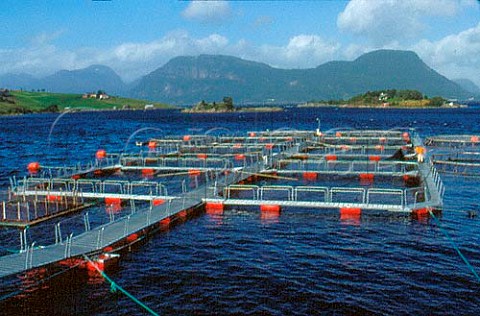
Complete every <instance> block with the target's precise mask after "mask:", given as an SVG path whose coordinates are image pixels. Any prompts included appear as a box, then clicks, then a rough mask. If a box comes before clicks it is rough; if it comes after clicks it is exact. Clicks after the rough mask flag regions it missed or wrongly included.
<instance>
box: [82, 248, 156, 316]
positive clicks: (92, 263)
mask: <svg viewBox="0 0 480 316" xmlns="http://www.w3.org/2000/svg"><path fill="white" fill-rule="evenodd" d="M83 257H84V258H85V260H87V261H88V262H89V263H90V264H91V265H92V266H93V267H94V268H95V270H97V271H98V273H100V275H101V276H103V277H104V278H105V280H107V281H108V282H110V288H111V290H112V291H113V292H115V291H116V290H120V292H122V293H123V294H125V295H126V296H127V297H128V298H129V299H131V300H132V301H133V302H134V303H136V304H138V305H139V306H140V307H142V308H143V309H145V310H146V311H147V312H149V313H150V314H151V315H155V316H159V314H157V313H156V312H155V311H153V310H152V309H151V308H150V307H148V306H147V305H145V304H144V303H142V302H141V301H140V300H139V299H137V298H136V297H135V296H133V295H132V294H130V293H129V292H127V290H125V289H124V288H122V287H121V286H120V285H118V284H117V283H115V281H113V280H112V279H110V277H109V276H108V275H107V274H105V272H103V271H102V270H100V269H99V268H98V266H97V264H96V263H95V262H93V261H92V259H90V258H89V257H88V256H87V255H83Z"/></svg>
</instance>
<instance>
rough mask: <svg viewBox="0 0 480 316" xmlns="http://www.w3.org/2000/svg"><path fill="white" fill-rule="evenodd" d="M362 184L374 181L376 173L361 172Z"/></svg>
mask: <svg viewBox="0 0 480 316" xmlns="http://www.w3.org/2000/svg"><path fill="white" fill-rule="evenodd" d="M359 176H360V184H362V185H370V184H372V183H373V179H374V177H375V175H374V174H373V173H361V174H360V175H359Z"/></svg>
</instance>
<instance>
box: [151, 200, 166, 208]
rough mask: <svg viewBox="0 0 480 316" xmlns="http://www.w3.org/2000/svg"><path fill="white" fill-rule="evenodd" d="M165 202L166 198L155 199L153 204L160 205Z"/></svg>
mask: <svg viewBox="0 0 480 316" xmlns="http://www.w3.org/2000/svg"><path fill="white" fill-rule="evenodd" d="M164 203H165V200H163V199H153V201H152V205H153V206H159V205H162V204H164Z"/></svg>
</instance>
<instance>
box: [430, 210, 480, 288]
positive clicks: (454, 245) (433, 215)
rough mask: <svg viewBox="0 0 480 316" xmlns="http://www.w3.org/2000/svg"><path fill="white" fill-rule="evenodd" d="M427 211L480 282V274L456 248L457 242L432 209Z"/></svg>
mask: <svg viewBox="0 0 480 316" xmlns="http://www.w3.org/2000/svg"><path fill="white" fill-rule="evenodd" d="M428 212H429V213H430V216H432V218H433V219H434V220H435V222H436V223H437V225H438V227H439V228H440V231H441V232H442V233H443V234H444V235H445V237H447V239H448V240H449V241H450V243H451V244H452V246H453V248H454V249H455V250H456V251H457V253H458V255H459V256H460V258H462V260H463V262H465V264H466V265H467V267H468V268H469V269H470V271H472V273H473V275H474V276H475V278H476V279H477V281H478V282H480V276H478V274H477V271H475V269H474V268H473V266H472V265H471V264H470V262H469V261H468V259H467V258H466V257H465V256H464V255H463V253H462V252H461V251H460V248H458V246H457V244H456V243H455V241H454V240H453V238H452V237H450V235H449V234H448V232H447V230H446V229H445V228H443V226H442V224H441V223H440V220H439V219H438V218H437V217H436V216H435V214H433V212H432V210H430V209H429V210H428Z"/></svg>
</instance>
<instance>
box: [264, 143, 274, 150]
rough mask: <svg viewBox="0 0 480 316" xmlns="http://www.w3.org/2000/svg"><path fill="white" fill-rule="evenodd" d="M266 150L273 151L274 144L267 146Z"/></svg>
mask: <svg viewBox="0 0 480 316" xmlns="http://www.w3.org/2000/svg"><path fill="white" fill-rule="evenodd" d="M265 149H267V150H272V149H273V144H265Z"/></svg>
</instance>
